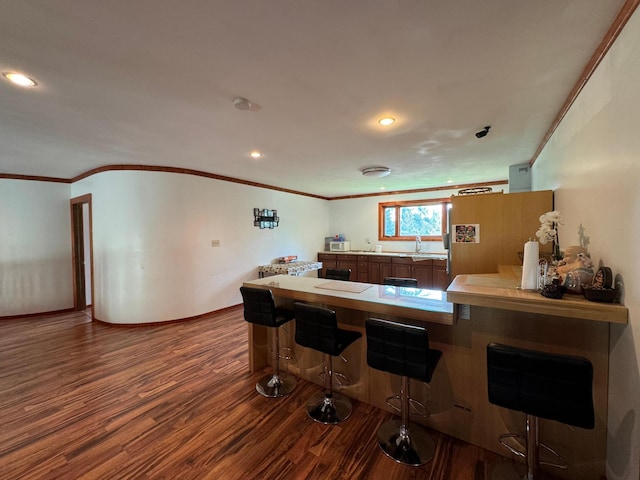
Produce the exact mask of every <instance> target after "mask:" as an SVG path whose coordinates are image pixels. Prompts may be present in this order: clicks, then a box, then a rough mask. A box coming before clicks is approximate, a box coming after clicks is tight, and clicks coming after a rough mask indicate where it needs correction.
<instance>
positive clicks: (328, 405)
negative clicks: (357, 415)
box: [307, 392, 351, 425]
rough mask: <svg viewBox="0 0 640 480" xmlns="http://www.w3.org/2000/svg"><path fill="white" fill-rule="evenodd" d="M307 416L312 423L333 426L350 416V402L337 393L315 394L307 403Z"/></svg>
mask: <svg viewBox="0 0 640 480" xmlns="http://www.w3.org/2000/svg"><path fill="white" fill-rule="evenodd" d="M307 414H308V415H309V417H311V418H312V419H313V420H314V421H316V422H319V423H324V424H325V425H335V424H337V423H340V422H342V421H344V420H346V419H347V418H349V416H350V415H351V402H350V401H349V399H348V398H347V397H345V396H344V395H340V394H339V393H335V392H334V393H329V392H323V393H317V394H315V395H314V396H313V397H311V398H310V399H309V400H308V401H307Z"/></svg>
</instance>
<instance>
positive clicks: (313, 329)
mask: <svg viewBox="0 0 640 480" xmlns="http://www.w3.org/2000/svg"><path fill="white" fill-rule="evenodd" d="M293 311H294V312H295V318H296V343H297V344H299V345H302V346H303V347H307V348H313V349H314V350H318V351H319V352H322V353H327V354H329V355H334V356H335V355H340V353H342V351H343V350H344V349H345V348H346V347H347V346H348V345H342V344H341V342H340V331H339V329H338V319H337V317H336V312H335V311H333V310H330V309H328V308H322V307H317V306H315V305H307V304H305V303H300V302H296V303H294V304H293Z"/></svg>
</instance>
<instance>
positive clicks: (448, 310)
mask: <svg viewBox="0 0 640 480" xmlns="http://www.w3.org/2000/svg"><path fill="white" fill-rule="evenodd" d="M244 285H246V286H261V287H267V288H269V289H271V290H272V291H273V294H274V295H275V296H276V297H284V298H291V299H294V300H301V301H308V302H318V303H324V304H327V305H332V306H337V307H345V308H352V309H356V310H362V311H365V312H371V313H378V314H388V315H393V316H398V317H405V318H411V319H415V320H421V321H424V322H431V323H441V324H445V325H452V324H453V304H452V303H450V302H448V301H447V299H446V292H443V291H440V290H427V289H423V288H407V287H393V286H390V285H378V284H372V283H360V282H342V281H339V280H327V279H326V278H313V277H295V276H290V275H274V276H272V277H267V278H260V279H256V280H251V281H247V282H244ZM341 285H344V289H341ZM321 287H330V289H327V288H321ZM360 290H361V291H360Z"/></svg>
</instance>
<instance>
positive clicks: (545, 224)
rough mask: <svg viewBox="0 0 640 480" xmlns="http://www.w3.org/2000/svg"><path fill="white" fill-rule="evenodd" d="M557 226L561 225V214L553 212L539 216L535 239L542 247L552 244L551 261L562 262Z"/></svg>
mask: <svg viewBox="0 0 640 480" xmlns="http://www.w3.org/2000/svg"><path fill="white" fill-rule="evenodd" d="M558 225H564V223H562V214H561V213H560V212H559V211H557V210H553V211H551V212H547V213H545V214H543V215H541V216H540V228H539V229H538V231H537V232H536V237H538V241H539V242H540V243H541V244H542V245H546V244H547V243H549V242H552V243H553V260H555V261H559V260H562V252H561V251H560V240H559V239H558Z"/></svg>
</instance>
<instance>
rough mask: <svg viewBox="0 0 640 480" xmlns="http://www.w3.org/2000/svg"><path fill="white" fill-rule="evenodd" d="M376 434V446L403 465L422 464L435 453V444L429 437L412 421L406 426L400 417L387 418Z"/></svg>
mask: <svg viewBox="0 0 640 480" xmlns="http://www.w3.org/2000/svg"><path fill="white" fill-rule="evenodd" d="M377 436H378V446H379V447H380V449H381V450H382V451H383V452H384V453H385V455H387V456H388V457H390V458H392V459H393V460H395V461H396V462H398V463H402V464H404V465H413V466H416V467H417V466H420V465H424V464H425V463H429V462H430V461H431V460H432V459H433V456H434V455H435V451H436V446H435V443H434V442H433V440H432V439H431V437H430V436H429V435H428V434H427V432H426V430H424V428H422V427H420V426H419V425H416V424H413V423H412V424H410V425H409V428H407V427H406V426H405V425H403V424H402V421H401V420H400V419H392V420H389V421H388V422H385V423H383V424H382V425H381V426H380V428H379V429H378V434H377Z"/></svg>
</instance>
